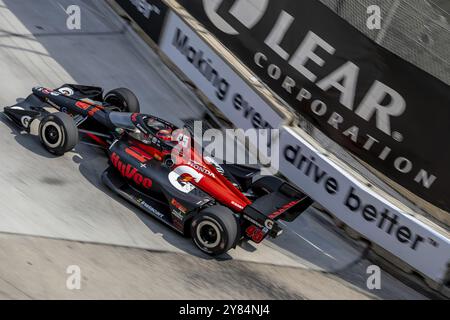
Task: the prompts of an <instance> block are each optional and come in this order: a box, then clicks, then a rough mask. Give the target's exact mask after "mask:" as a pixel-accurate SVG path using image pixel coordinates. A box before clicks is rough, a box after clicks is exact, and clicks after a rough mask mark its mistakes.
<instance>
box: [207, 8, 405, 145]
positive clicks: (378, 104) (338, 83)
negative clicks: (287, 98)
mask: <svg viewBox="0 0 450 320" xmlns="http://www.w3.org/2000/svg"><path fill="white" fill-rule="evenodd" d="M268 4H269V0H261V1H251V0H236V1H234V2H233V4H232V6H231V7H229V2H227V1H223V0H218V1H211V0H203V6H204V10H205V13H206V15H207V16H208V18H209V19H210V21H211V22H212V23H213V24H214V25H215V26H216V27H217V28H218V29H219V30H221V31H222V32H224V33H226V34H229V35H238V31H237V30H236V29H235V28H234V27H233V26H232V25H231V24H230V23H229V22H227V21H226V20H225V19H224V18H223V17H222V16H220V15H219V13H218V12H220V11H221V8H222V7H223V6H227V5H228V7H227V8H229V12H228V13H229V14H230V15H231V16H233V17H234V18H235V19H236V21H239V22H240V23H241V24H242V25H243V26H245V27H246V28H247V29H252V28H253V27H254V26H255V25H256V24H257V23H258V22H259V21H260V20H261V19H262V18H263V17H264V16H265V14H266V12H267V7H268ZM223 8H225V7H223ZM249 13H252V14H251V15H249ZM294 21H295V18H294V17H293V16H292V15H290V14H289V13H287V12H286V11H284V10H282V11H281V13H280V15H279V16H278V18H277V20H276V22H275V24H274V26H273V27H272V29H271V30H270V31H269V32H268V34H267V35H266V37H265V40H264V43H265V44H266V45H267V47H268V48H270V49H271V50H273V51H274V52H275V53H276V54H277V55H278V56H280V57H281V59H283V60H285V61H286V62H287V63H288V64H289V65H290V66H291V67H293V68H294V69H295V70H296V71H298V72H299V73H300V74H301V75H302V76H303V77H305V78H306V79H308V80H309V81H311V82H312V83H314V84H315V85H316V86H317V87H319V88H320V89H321V90H322V91H324V92H327V91H329V90H331V89H334V90H338V92H340V96H339V100H340V103H341V104H342V105H343V106H344V107H346V108H348V109H349V110H351V111H353V112H354V113H355V114H356V115H357V116H359V117H360V118H362V119H364V120H365V121H367V122H369V121H371V120H372V119H373V118H374V119H375V122H376V126H377V128H378V129H379V130H381V131H382V132H384V133H385V134H387V135H389V136H392V137H394V138H395V139H396V140H400V139H401V140H402V139H403V138H402V137H400V138H399V136H401V133H398V132H395V131H394V132H393V130H392V129H391V118H392V117H399V116H401V115H402V114H404V112H405V109H406V102H405V99H404V98H403V97H402V96H401V95H400V94H399V93H398V92H397V91H395V90H394V89H392V88H390V87H389V86H387V85H385V84H383V83H382V82H380V81H377V80H375V81H374V82H373V84H372V86H371V87H370V88H369V90H368V91H367V92H366V94H365V97H364V98H363V99H362V101H361V103H360V104H359V105H357V106H355V94H356V88H357V85H358V76H359V73H360V68H359V67H358V66H357V65H356V64H354V63H353V62H351V61H348V62H346V63H344V64H343V65H342V66H340V67H339V68H337V69H336V70H335V71H333V72H332V73H331V74H329V75H327V76H326V77H324V78H322V79H319V78H318V76H317V75H316V74H314V73H313V72H312V71H311V70H310V69H308V67H307V66H310V65H311V64H312V63H313V64H315V65H317V66H319V67H323V66H324V65H325V64H326V61H325V60H324V59H325V56H326V55H325V54H323V53H321V54H320V56H319V53H318V51H321V52H323V51H325V52H326V53H327V54H328V55H330V56H332V55H334V54H335V53H336V49H335V47H334V46H333V45H331V44H330V43H328V42H327V41H325V40H324V39H322V38H321V37H320V36H319V35H317V34H316V33H314V32H313V31H309V32H308V33H307V35H306V36H305V38H304V39H303V41H302V43H301V44H300V46H299V47H298V48H297V49H296V50H295V51H294V53H293V54H290V53H288V52H287V51H286V50H285V49H284V48H283V47H282V43H283V41H284V39H285V38H286V35H287V34H288V33H289V32H290V31H291V32H293V31H294V28H291V26H292V24H293V22H294ZM254 63H255V65H256V66H257V67H258V68H264V69H267V73H268V74H269V76H270V77H271V78H272V79H274V80H282V88H283V89H284V90H285V91H286V92H287V93H288V94H290V95H292V94H295V96H296V99H297V100H298V101H308V100H312V99H311V98H312V97H311V92H309V91H308V90H306V89H301V90H300V92H299V93H297V92H295V93H294V91H295V89H296V86H297V83H296V82H295V80H294V79H293V78H292V77H290V76H283V73H287V72H283V69H282V67H280V66H278V65H276V64H274V63H271V62H270V61H268V57H267V55H266V54H264V53H262V52H257V53H255V55H254ZM311 109H312V111H313V112H314V113H316V114H317V115H321V113H325V112H326V106H325V105H324V104H323V102H321V101H318V100H316V101H314V102H313V105H312V107H311ZM330 121H334V126H335V127H337V125H338V124H339V123H342V122H343V118H342V116H340V115H339V114H335V115H334V118H332V119H330ZM393 133H394V134H393Z"/></svg>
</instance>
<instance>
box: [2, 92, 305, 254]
mask: <svg viewBox="0 0 450 320" xmlns="http://www.w3.org/2000/svg"><path fill="white" fill-rule="evenodd" d="M32 92H33V93H32V94H31V95H29V96H28V97H27V98H26V99H25V100H23V101H22V102H20V103H18V104H16V105H14V106H10V107H5V108H4V114H5V115H6V116H7V117H8V118H9V119H10V120H11V121H12V122H14V123H15V124H17V125H18V126H19V127H20V128H21V129H23V130H27V131H28V132H29V130H30V125H31V123H32V122H33V121H38V122H39V130H38V133H39V137H40V140H41V142H42V145H43V146H44V147H45V148H46V149H47V150H48V151H49V152H51V153H52V154H54V155H63V154H64V153H66V152H68V151H70V150H72V149H73V148H74V147H75V145H76V144H77V143H78V141H79V139H82V140H84V141H86V142H89V143H94V144H95V145H97V146H100V147H103V148H104V149H105V150H106V154H107V156H108V157H109V160H110V161H109V162H110V166H109V167H108V168H107V169H106V170H105V171H104V173H103V175H102V180H103V182H104V183H105V184H106V185H107V186H108V187H109V188H111V189H112V190H114V191H115V192H116V193H118V194H119V195H120V196H122V197H123V198H125V199H126V200H128V201H130V202H131V203H133V204H135V205H136V206H138V207H140V208H141V209H142V210H144V211H146V212H147V213H149V214H151V215H152V216H154V217H156V218H158V219H159V220H161V221H163V222H164V223H166V224H168V225H169V226H171V227H173V228H174V229H175V230H177V231H179V232H180V233H182V234H184V235H191V236H192V239H193V241H194V243H195V244H196V245H197V247H198V248H199V249H200V250H202V251H203V252H205V253H207V254H210V255H220V254H223V253H225V252H227V251H228V250H229V249H230V248H233V247H235V246H236V245H237V244H238V243H239V242H240V241H242V240H252V241H254V242H256V243H259V242H261V241H262V240H263V239H264V238H265V237H266V236H271V237H277V236H279V235H280V234H281V232H282V230H281V228H280V227H279V224H278V223H277V220H284V221H288V222H289V221H293V220H294V219H296V218H297V217H298V216H299V215H300V213H302V212H303V211H304V210H305V209H307V208H308V206H310V205H311V203H312V200H311V199H310V198H309V197H307V196H306V195H304V194H303V193H302V192H301V191H299V190H298V189H297V188H295V187H294V186H292V185H291V184H289V183H287V182H285V181H283V180H282V179H280V178H277V177H275V176H261V175H259V170H256V169H254V168H250V167H247V166H241V165H229V164H225V165H219V164H218V163H217V161H215V160H214V159H212V158H208V157H203V155H201V154H198V153H197V151H196V150H194V148H192V154H191V155H190V157H185V156H183V154H182V153H183V152H182V151H181V152H180V150H182V148H180V146H181V145H185V143H186V141H187V140H188V139H190V135H188V134H186V131H185V130H178V128H177V127H175V126H174V125H173V124H171V123H169V122H167V121H165V120H163V119H160V118H158V117H155V116H152V115H148V114H142V113H139V112H140V107H139V102H138V99H137V98H136V96H135V95H134V94H133V93H132V92H131V91H130V90H128V89H125V88H119V89H115V90H112V91H110V92H108V93H106V94H103V90H102V88H99V87H93V86H82V85H73V84H65V85H63V86H62V87H60V88H57V89H48V88H43V87H36V88H33V91H32ZM51 111H53V112H51ZM177 148H178V149H177ZM174 151H176V152H174Z"/></svg>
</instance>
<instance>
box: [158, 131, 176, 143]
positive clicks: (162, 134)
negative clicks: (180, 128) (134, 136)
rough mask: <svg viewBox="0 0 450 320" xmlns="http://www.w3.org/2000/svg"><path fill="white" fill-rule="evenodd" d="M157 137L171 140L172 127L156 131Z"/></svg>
mask: <svg viewBox="0 0 450 320" xmlns="http://www.w3.org/2000/svg"><path fill="white" fill-rule="evenodd" d="M156 137H157V138H159V139H161V140H165V141H170V140H172V130H171V129H162V130H159V131H158V132H157V133H156Z"/></svg>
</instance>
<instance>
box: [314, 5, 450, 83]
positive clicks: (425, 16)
mask: <svg viewBox="0 0 450 320" xmlns="http://www.w3.org/2000/svg"><path fill="white" fill-rule="evenodd" d="M320 1H321V2H322V3H324V4H325V5H327V6H328V7H329V8H330V9H332V10H333V11H334V12H336V13H337V14H338V15H339V16H341V17H342V18H343V19H345V20H346V21H347V22H349V23H350V24H352V25H353V26H354V27H355V28H357V29H358V30H359V31H361V32H362V33H364V34H365V35H366V36H368V37H369V38H371V39H372V40H374V41H376V42H377V43H378V44H379V45H381V46H383V47H384V48H386V49H388V50H390V51H391V52H393V53H395V54H397V55H398V56H400V57H401V58H403V59H405V60H406V61H409V62H411V63H412V64H414V65H416V66H417V67H419V68H421V69H422V70H424V71H426V72H428V73H430V74H431V75H433V76H435V77H436V78H438V79H440V80H442V81H443V82H445V83H446V84H448V85H450V0H320ZM371 5H378V6H379V7H380V9H381V18H382V25H381V29H380V30H377V29H375V30H370V29H369V28H368V27H367V24H366V22H367V19H368V17H369V15H368V13H367V8H368V7H369V6H371Z"/></svg>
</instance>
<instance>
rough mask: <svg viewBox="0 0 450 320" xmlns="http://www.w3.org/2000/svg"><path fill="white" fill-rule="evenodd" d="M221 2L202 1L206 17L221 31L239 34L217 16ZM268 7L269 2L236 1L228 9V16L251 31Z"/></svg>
mask: <svg viewBox="0 0 450 320" xmlns="http://www.w3.org/2000/svg"><path fill="white" fill-rule="evenodd" d="M222 2H223V0H203V7H204V8H205V12H206V15H207V16H208V18H209V20H211V22H212V23H213V24H214V25H215V26H216V27H217V28H218V29H220V30H221V31H223V32H225V33H228V34H231V35H235V34H238V33H239V32H237V30H236V29H234V28H233V27H232V26H231V25H230V24H229V23H228V22H226V21H225V20H224V19H223V18H222V17H221V16H220V15H219V14H217V10H218V9H219V7H220V5H221V4H222ZM268 5H269V0H256V1H255V0H236V1H235V2H234V4H233V6H232V7H231V9H230V14H231V15H233V16H234V17H235V18H236V19H237V20H239V22H241V23H242V24H243V25H244V26H246V27H247V28H248V29H251V28H253V27H254V26H255V24H257V23H258V21H259V20H261V18H262V16H263V15H264V13H265V12H266V9H267V6H268Z"/></svg>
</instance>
